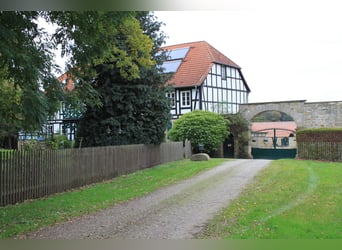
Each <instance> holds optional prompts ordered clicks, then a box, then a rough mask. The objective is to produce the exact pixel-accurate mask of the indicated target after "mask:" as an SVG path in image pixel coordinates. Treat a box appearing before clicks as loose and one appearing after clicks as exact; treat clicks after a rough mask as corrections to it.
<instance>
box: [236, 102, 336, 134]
mask: <svg viewBox="0 0 342 250" xmlns="http://www.w3.org/2000/svg"><path fill="white" fill-rule="evenodd" d="M239 110H240V113H241V114H242V116H243V117H244V118H245V119H247V120H248V121H251V120H252V118H253V117H254V116H256V115H257V114H259V113H261V112H264V111H270V110H277V111H281V112H284V113H286V114H288V115H290V116H291V117H292V118H293V119H294V121H295V122H296V124H297V127H298V128H338V127H342V101H339V102H312V103H310V102H306V101H305V100H299V101H284V102H265V103H250V104H240V109H239Z"/></svg>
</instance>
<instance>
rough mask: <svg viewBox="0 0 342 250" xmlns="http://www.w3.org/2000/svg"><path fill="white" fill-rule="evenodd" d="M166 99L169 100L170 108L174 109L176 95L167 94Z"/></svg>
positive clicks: (173, 93) (172, 93)
mask: <svg viewBox="0 0 342 250" xmlns="http://www.w3.org/2000/svg"><path fill="white" fill-rule="evenodd" d="M166 95H167V98H169V100H170V103H171V107H172V108H175V107H176V93H175V92H174V91H173V92H167V94H166Z"/></svg>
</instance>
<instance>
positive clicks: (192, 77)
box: [162, 41, 246, 87]
mask: <svg viewBox="0 0 342 250" xmlns="http://www.w3.org/2000/svg"><path fill="white" fill-rule="evenodd" d="M180 48H190V49H189V51H188V53H187V54H186V56H185V57H184V59H183V62H182V63H181V65H180V66H179V68H178V70H177V71H176V73H175V74H174V75H173V77H172V78H171V79H170V80H169V81H168V82H167V84H170V85H174V86H175V87H189V86H198V85H201V84H202V83H203V81H204V79H205V78H206V76H207V74H208V73H209V72H210V69H211V67H212V65H213V63H218V64H223V65H228V66H231V67H233V68H237V69H239V70H240V69H241V68H240V67H239V65H237V64H236V63H234V62H233V61H232V60H230V59H229V58H228V57H226V56H225V55H223V54H222V53H221V52H220V51H218V50H217V49H215V48H214V47H213V46H211V45H210V44H209V43H207V42H205V41H199V42H190V43H182V44H177V45H172V46H165V47H163V48H162V50H174V49H180ZM240 73H241V71H240ZM245 84H246V83H245Z"/></svg>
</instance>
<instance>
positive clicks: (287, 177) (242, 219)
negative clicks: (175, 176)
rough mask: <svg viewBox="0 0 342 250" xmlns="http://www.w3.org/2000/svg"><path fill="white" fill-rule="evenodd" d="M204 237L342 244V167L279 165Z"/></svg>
mask: <svg viewBox="0 0 342 250" xmlns="http://www.w3.org/2000/svg"><path fill="white" fill-rule="evenodd" d="M198 237H200V238H214V239H341V238H342V163H332V162H319V161H301V160H277V161H273V162H272V163H271V164H270V166H269V167H268V168H266V169H264V170H263V171H262V172H260V174H259V175H258V176H257V177H256V178H255V179H254V181H253V182H252V183H251V184H250V185H249V186H248V187H247V188H246V189H245V190H244V191H243V193H242V195H241V196H240V197H239V198H238V199H236V200H235V201H233V202H232V203H231V205H230V206H229V207H228V208H226V209H224V210H223V211H222V212H221V213H220V214H219V215H218V216H216V217H215V219H213V220H212V221H211V222H210V223H209V224H208V227H207V229H206V230H205V231H204V232H203V233H202V234H201V235H199V236H198Z"/></svg>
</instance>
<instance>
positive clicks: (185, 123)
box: [168, 110, 229, 153]
mask: <svg viewBox="0 0 342 250" xmlns="http://www.w3.org/2000/svg"><path fill="white" fill-rule="evenodd" d="M228 132H229V131H228V122H227V120H225V119H224V118H223V117H222V116H221V115H219V114H216V113H213V112H209V111H203V110H195V111H192V112H190V113H187V114H185V115H183V116H182V117H181V118H179V119H178V120H176V121H175V122H174V125H173V128H172V129H171V130H170V131H169V134H168V135H169V138H170V139H171V140H173V141H185V140H186V139H187V140H189V141H190V142H191V145H192V150H193V151H194V152H199V151H200V150H199V145H200V144H203V146H204V152H207V153H210V152H212V151H214V150H216V149H217V147H218V146H219V145H220V144H221V143H222V142H223V141H224V139H225V138H226V137H227V136H228Z"/></svg>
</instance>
